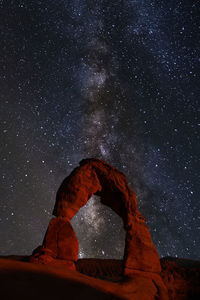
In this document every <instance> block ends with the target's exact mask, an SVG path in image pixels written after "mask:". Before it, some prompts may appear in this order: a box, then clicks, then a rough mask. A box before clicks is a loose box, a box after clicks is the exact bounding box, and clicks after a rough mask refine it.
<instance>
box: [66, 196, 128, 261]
mask: <svg viewBox="0 0 200 300" xmlns="http://www.w3.org/2000/svg"><path fill="white" fill-rule="evenodd" d="M71 224H72V227H73V229H74V231H75V234H76V236H77V239H78V242H79V254H78V258H79V259H81V258H101V259H123V256H124V247H125V235H126V232H125V230H124V226H123V220H122V219H121V218H120V217H119V216H118V215H117V214H116V213H115V212H114V211H113V210H112V209H111V208H110V207H109V206H107V205H104V204H102V203H101V197H100V196H97V195H92V197H91V198H90V199H89V200H88V202H87V203H86V204H85V205H84V206H83V207H81V208H80V209H79V211H78V213H77V214H76V215H75V216H74V217H73V218H72V219H71Z"/></svg>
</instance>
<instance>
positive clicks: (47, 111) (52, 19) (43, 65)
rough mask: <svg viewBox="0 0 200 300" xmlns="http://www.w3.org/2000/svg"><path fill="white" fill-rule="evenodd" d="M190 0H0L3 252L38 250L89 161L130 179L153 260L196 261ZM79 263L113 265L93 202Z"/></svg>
mask: <svg viewBox="0 0 200 300" xmlns="http://www.w3.org/2000/svg"><path fill="white" fill-rule="evenodd" d="M199 7H200V2H199V1H189V0H187V1H186V0H183V1H180V0H179V1H153V0H140V1H139V0H132V1H130V0H129V1H125V0H124V1H101V0H100V1H83V0H77V1H64V0H58V1H50V0H49V1H38V0H35V1H29V0H28V1H9V3H8V2H7V1H0V8H1V16H0V28H1V47H0V87H1V92H0V110H1V131H0V132H1V200H0V240H1V243H0V253H1V254H2V255H5V254H13V253H15V254H30V253H31V251H32V250H33V249H34V248H35V247H37V246H38V245H39V244H41V242H42V239H43V236H44V233H45V231H46V229H47V226H48V222H49V220H50V218H51V217H52V210H53V206H54V203H55V195H56V191H57V189H58V187H59V185H60V184H61V182H62V181H63V179H64V178H65V177H66V176H67V175H69V173H70V172H71V171H72V170H73V169H74V168H75V167H76V166H77V165H78V163H79V161H80V160H81V159H83V158H86V157H96V158H99V159H103V160H105V161H107V162H108V163H110V164H112V165H113V166H114V167H116V168H118V169H119V170H121V171H122V172H124V173H125V175H126V176H127V179H128V182H129V185H130V187H131V188H132V189H133V190H134V191H135V193H136V194H137V199H138V206H139V209H140V210H141V212H142V213H143V214H144V216H145V217H146V220H147V225H148V227H149V229H150V232H151V235H152V238H153V241H154V243H155V245H156V247H157V249H158V252H159V255H160V256H166V255H170V256H179V257H185V258H193V259H199V257H200V253H199V249H200V238H199V236H200V201H199V184H198V182H199V165H198V164H199V152H200V147H199V144H200V143H199V136H200V135H199V129H200V119H199V97H200V84H199V76H200V71H199V66H200V50H199V49H200V42H199V41H200V39H199V36H200V35H199V33H200V8H199ZM72 223H73V226H74V230H75V232H76V234H77V237H78V239H79V247H80V249H79V257H101V258H102V257H104V258H121V257H122V256H123V251H124V237H125V232H124V229H123V226H122V221H121V220H120V218H119V217H118V216H116V214H114V212H112V211H111V210H110V209H109V208H107V207H105V206H103V205H102V204H101V203H100V199H99V198H98V197H96V196H93V197H92V199H90V201H89V202H88V204H87V205H86V206H85V207H83V208H81V210H80V211H79V213H78V214H77V215H76V216H75V217H74V218H73V220H72Z"/></svg>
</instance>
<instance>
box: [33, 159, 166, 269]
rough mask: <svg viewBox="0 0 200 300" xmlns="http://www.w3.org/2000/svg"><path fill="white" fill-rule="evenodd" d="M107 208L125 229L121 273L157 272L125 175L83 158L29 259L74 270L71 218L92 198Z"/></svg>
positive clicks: (64, 184) (154, 254) (155, 255)
mask: <svg viewBox="0 0 200 300" xmlns="http://www.w3.org/2000/svg"><path fill="white" fill-rule="evenodd" d="M93 194H96V195H99V196H100V197H101V202H102V203H103V204H105V205H107V206H109V207H110V208H111V209H113V211H115V212H116V213H117V214H118V215H119V216H120V217H121V218H122V220H123V224H124V228H125V230H126V240H125V250H124V274H125V275H128V274H131V273H132V271H133V270H138V271H144V272H152V273H160V271H161V268H160V261H159V256H158V253H157V250H156V248H155V247H154V244H153V242H152V240H151V236H150V233H149V230H148V228H147V226H146V224H145V218H144V217H143V216H142V214H141V213H140V212H139V210H138V208H137V202H136V195H135V193H134V192H133V190H132V189H131V188H130V187H129V186H128V184H127V179H126V177H125V175H124V174H123V173H122V172H120V171H119V170H117V169H115V168H114V167H113V166H111V165H109V164H108V163H106V162H104V161H101V160H98V159H84V160H82V161H81V162H80V166H79V167H77V168H76V169H74V171H73V172H72V173H71V174H70V175H69V176H68V177H67V178H65V180H64V181H63V182H62V184H61V186H60V188H59V190H58V192H57V196H56V203H55V207H54V210H53V215H54V216H55V217H56V218H53V219H52V220H51V221H50V224H49V227H48V229H47V232H46V235H45V238H44V241H43V245H42V246H40V247H38V248H37V249H36V250H35V251H34V252H33V255H32V257H31V261H32V262H42V263H54V262H55V261H56V263H57V262H58V261H59V260H62V262H61V263H62V264H63V263H65V264H66V265H68V266H69V267H71V268H75V262H76V261H77V259H78V240H77V238H76V235H75V233H74V231H73V228H72V226H71V224H70V220H71V219H72V217H73V216H74V215H75V214H76V213H77V212H78V210H79V209H80V208H81V207H82V206H84V205H85V204H86V203H87V201H88V199H89V198H90V197H91V196H92V195H93Z"/></svg>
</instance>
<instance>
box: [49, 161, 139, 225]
mask: <svg viewBox="0 0 200 300" xmlns="http://www.w3.org/2000/svg"><path fill="white" fill-rule="evenodd" d="M93 194H95V195H98V196H100V198H101V202H102V203H103V204H105V205H107V206H109V207H110V208H111V209H112V210H113V211H115V212H116V213H117V214H118V215H119V216H120V217H121V218H122V219H123V221H124V227H125V229H127V227H128V224H129V222H130V221H131V216H133V215H134V216H137V217H139V218H141V219H143V220H144V217H143V216H142V215H141V214H140V213H139V211H138V210H137V203H136V195H135V193H134V192H133V190H131V189H130V188H129V186H128V183H127V179H126V176H125V175H124V174H123V173H122V172H120V171H119V170H117V169H115V168H114V167H113V166H111V165H109V164H108V163H106V162H104V161H102V160H99V159H94V158H92V159H84V160H82V161H81V162H80V166H79V167H78V168H76V169H74V171H73V172H72V173H71V174H70V175H69V176H68V177H67V178H65V180H64V181H63V182H62V184H61V186H60V188H59V190H58V192H57V196H56V204H55V207H54V210H53V215H55V216H56V217H66V218H68V219H69V220H70V219H71V218H72V217H73V216H74V215H75V214H76V213H77V212H78V210H79V209H80V208H81V207H82V206H84V205H85V204H86V203H87V201H88V200H89V199H90V197H91V196H92V195H93Z"/></svg>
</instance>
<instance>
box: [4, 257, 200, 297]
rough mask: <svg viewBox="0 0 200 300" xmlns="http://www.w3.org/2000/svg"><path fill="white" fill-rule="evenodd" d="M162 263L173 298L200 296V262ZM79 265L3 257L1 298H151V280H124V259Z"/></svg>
mask: <svg viewBox="0 0 200 300" xmlns="http://www.w3.org/2000/svg"><path fill="white" fill-rule="evenodd" d="M25 262H26V263H25ZM161 266H162V272H161V274H162V278H163V280H164V282H165V284H166V286H167V288H168V293H169V299H170V300H197V299H200V284H199V283H200V262H197V261H189V260H183V259H172V258H164V259H161ZM76 269H77V271H74V270H70V269H69V268H68V267H66V266H65V265H63V264H60V265H59V264H58V265H54V266H53V265H48V264H46V265H41V264H32V263H29V262H28V257H27V256H25V257H23V256H16V255H12V256H8V257H4V258H3V257H1V258H0V287H1V292H0V295H1V299H4V300H10V299H21V300H25V299H29V300H35V299H48V300H51V299H52V300H53V299H66V298H67V299H96V300H98V299H102V300H104V299H133V300H135V299H140V300H143V299H152V298H151V284H150V285H149V284H148V285H147V282H146V281H143V280H142V278H140V277H138V276H136V278H135V281H134V285H133V283H132V282H131V280H127V281H124V280H123V278H122V270H123V261H122V260H100V259H81V260H78V262H77V264H76ZM80 272H81V273H83V274H81V273H80ZM88 275H89V276H92V277H89V276H88ZM99 278H101V279H104V280H100V279H99ZM105 280H106V281H105ZM108 280H109V281H108ZM148 293H149V295H148ZM156 299H159V295H158V297H157V298H156Z"/></svg>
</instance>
